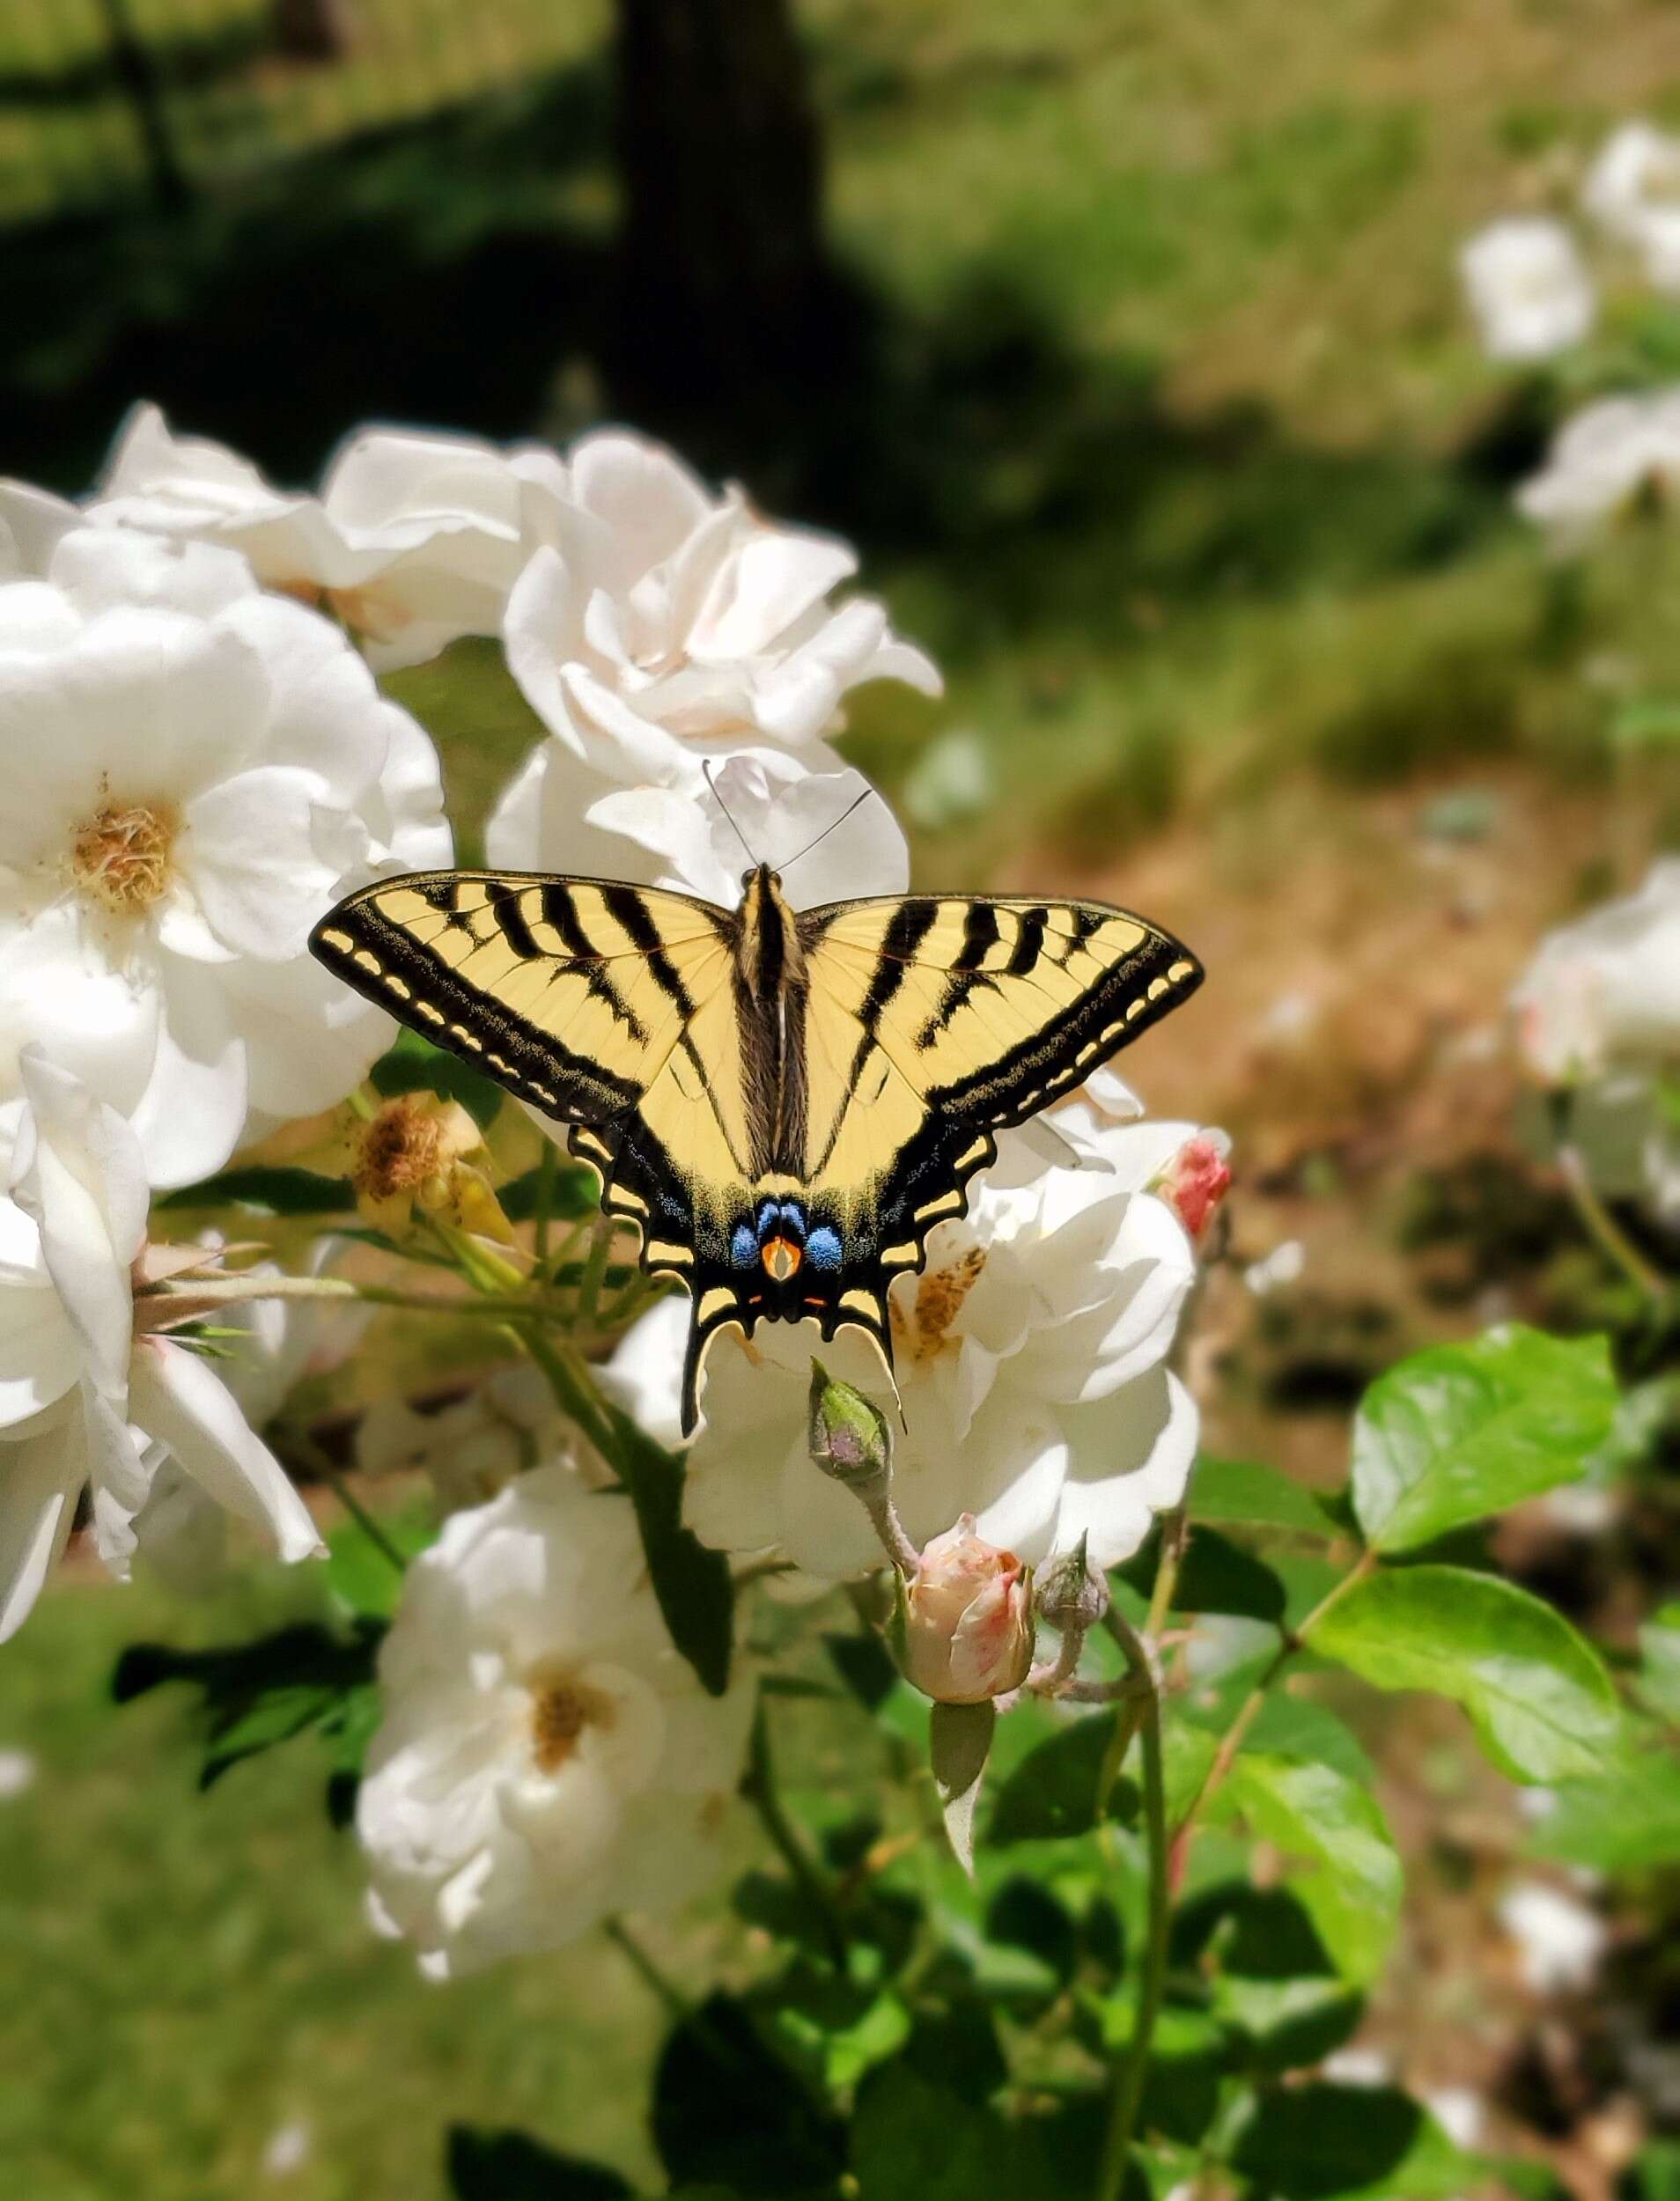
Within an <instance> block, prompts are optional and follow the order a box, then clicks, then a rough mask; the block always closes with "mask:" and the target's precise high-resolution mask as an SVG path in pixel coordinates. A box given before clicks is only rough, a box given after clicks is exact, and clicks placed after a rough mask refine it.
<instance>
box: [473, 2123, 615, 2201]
mask: <svg viewBox="0 0 1680 2201" xmlns="http://www.w3.org/2000/svg"><path fill="white" fill-rule="evenodd" d="M446 2161H447V2175H448V2179H449V2190H450V2193H451V2194H452V2195H453V2201H634V2196H633V2193H632V2190H631V2188H630V2183H629V2181H628V2180H626V2179H624V2178H622V2177H620V2175H619V2174H618V2173H617V2171H615V2170H608V2169H607V2168H604V2167H603V2166H602V2165H601V2164H600V2163H586V2162H582V2161H579V2160H578V2158H577V2157H576V2156H575V2155H557V2154H556V2153H554V2151H553V2149H551V2148H548V2147H544V2146H542V2143H541V2141H539V2140H534V2139H533V2138H531V2137H530V2135H529V2134H528V2133H527V2132H516V2131H505V2132H481V2131H474V2130H473V2128H472V2127H471V2126H470V2125H467V2124H452V2125H451V2126H450V2128H449V2140H448V2147H447V2154H446Z"/></svg>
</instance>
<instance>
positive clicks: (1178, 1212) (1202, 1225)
mask: <svg viewBox="0 0 1680 2201" xmlns="http://www.w3.org/2000/svg"><path fill="white" fill-rule="evenodd" d="M1230 1151H1231V1142H1230V1140H1229V1139H1228V1138H1227V1137H1226V1135H1225V1133H1224V1132H1223V1131H1197V1134H1196V1136H1195V1137H1193V1138H1187V1139H1186V1140H1185V1141H1184V1144H1183V1145H1182V1146H1181V1147H1180V1148H1179V1150H1178V1152H1176V1153H1175V1155H1174V1156H1173V1158H1172V1159H1171V1161H1169V1162H1168V1165H1167V1167H1166V1168H1165V1169H1163V1170H1162V1171H1161V1174H1160V1176H1159V1177H1157V1178H1156V1180H1155V1182H1154V1186H1153V1189H1154V1190H1155V1191H1156V1192H1158V1193H1159V1194H1160V1195H1161V1198H1162V1199H1163V1200H1165V1201H1166V1203H1167V1204H1168V1207H1169V1208H1171V1210H1172V1211H1173V1213H1174V1214H1175V1216H1176V1217H1177V1218H1178V1219H1179V1221H1180V1222H1181V1223H1182V1224H1183V1226H1184V1228H1185V1229H1186V1230H1187V1231H1188V1232H1189V1233H1190V1236H1191V1238H1192V1239H1199V1238H1200V1237H1201V1235H1202V1233H1203V1232H1204V1231H1205V1230H1206V1228H1207V1226H1208V1225H1209V1224H1210V1223H1211V1222H1212V1220H1213V1218H1214V1216H1215V1214H1216V1213H1217V1212H1218V1211H1219V1202H1220V1201H1221V1200H1222V1199H1224V1197H1225V1196H1226V1193H1227V1191H1228V1190H1229V1189H1230V1184H1231V1165H1230V1163H1229V1162H1228V1161H1227V1159H1226V1157H1227V1155H1228V1154H1229V1152H1230Z"/></svg>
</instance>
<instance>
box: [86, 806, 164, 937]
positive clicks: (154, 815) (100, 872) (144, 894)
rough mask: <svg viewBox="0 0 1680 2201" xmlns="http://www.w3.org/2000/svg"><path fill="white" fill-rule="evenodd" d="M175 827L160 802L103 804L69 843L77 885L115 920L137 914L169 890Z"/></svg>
mask: <svg viewBox="0 0 1680 2201" xmlns="http://www.w3.org/2000/svg"><path fill="white" fill-rule="evenodd" d="M179 828H180V821H179V820H178V819H177V818H176V815H175V813H174V812H173V809H171V808H170V806H168V804H166V803H129V804H120V803H114V802H107V803H105V804H104V805H103V806H101V807H100V808H99V810H98V811H97V812H96V813H94V815H93V816H92V817H91V818H90V819H89V820H88V821H87V822H86V824H85V825H84V826H83V827H81V828H80V829H79V830H78V832H77V835H76V837H75V839H74V840H73V841H72V842H71V843H70V870H71V872H72V873H73V874H74V876H75V880H76V884H77V887H79V888H80V889H81V891H82V892H83V893H84V894H86V895H88V896H89V897H90V899H91V900H92V901H94V902H99V904H100V906H101V907H102V908H104V909H109V910H111V911H113V912H114V914H115V915H116V916H127V917H133V916H140V915H141V914H142V913H143V912H144V911H145V910H147V909H151V905H152V904H153V902H158V901H160V900H161V899H162V897H163V896H164V895H165V894H166V893H167V892H168V890H169V880H170V858H171V856H172V854H173V850H174V845H175V835H176V833H177V832H178V830H179Z"/></svg>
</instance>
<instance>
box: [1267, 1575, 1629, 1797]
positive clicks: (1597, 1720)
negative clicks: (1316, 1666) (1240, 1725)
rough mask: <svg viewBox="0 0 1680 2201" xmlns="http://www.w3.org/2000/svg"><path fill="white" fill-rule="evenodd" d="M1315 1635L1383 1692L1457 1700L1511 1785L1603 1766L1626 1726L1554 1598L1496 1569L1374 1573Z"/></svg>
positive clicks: (1319, 1645)
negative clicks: (1427, 1692) (1545, 1599)
mask: <svg viewBox="0 0 1680 2201" xmlns="http://www.w3.org/2000/svg"><path fill="white" fill-rule="evenodd" d="M1310 1640H1311V1643H1312V1647H1313V1649H1314V1650H1315V1651H1316V1652H1319V1653H1323V1656H1325V1657H1326V1658H1331V1659H1336V1660H1339V1661H1340V1662H1341V1664H1342V1665H1344V1666H1345V1667H1351V1668H1352V1671H1353V1672H1354V1673H1355V1674H1358V1675H1361V1676H1362V1677H1363V1679H1364V1680H1366V1681H1367V1682H1373V1683H1374V1685H1375V1686H1376V1687H1377V1688H1378V1689H1433V1690H1434V1691H1435V1692H1436V1693H1437V1695H1439V1696H1442V1697H1452V1698H1454V1699H1455V1702H1456V1703H1458V1704H1462V1705H1463V1708H1464V1710H1465V1711H1466V1712H1467V1713H1468V1714H1469V1715H1470V1723H1471V1725H1472V1726H1474V1727H1475V1729H1476V1733H1477V1739H1478V1740H1479V1741H1480V1742H1481V1745H1482V1748H1483V1749H1484V1750H1485V1752H1486V1753H1487V1756H1489V1757H1490V1758H1491V1759H1492V1762H1493V1763H1494V1764H1495V1765H1497V1766H1498V1767H1499V1770H1500V1771H1501V1772H1503V1773H1506V1774H1507V1775H1508V1776H1509V1777H1510V1778H1511V1779H1513V1780H1516V1781H1545V1782H1551V1781H1566V1780H1575V1779H1581V1778H1586V1777H1588V1776H1590V1775H1592V1774H1595V1773H1599V1772H1602V1771H1603V1769H1604V1766H1605V1763H1606V1761H1607V1759H1608V1757H1609V1756H1610V1753H1611V1752H1612V1751H1613V1750H1614V1748H1615V1747H1616V1743H1617V1737H1618V1735H1619V1734H1620V1732H1621V1710H1620V1707H1619V1705H1618V1704H1617V1697H1616V1690H1615V1689H1614V1687H1613V1685H1612V1683H1611V1682H1610V1675H1608V1674H1607V1673H1606V1672H1605V1671H1604V1668H1603V1665H1602V1664H1601V1663H1600V1660H1599V1658H1598V1655H1597V1653H1595V1651H1594V1650H1593V1649H1592V1648H1591V1646H1590V1645H1588V1643H1587V1642H1586V1640H1585V1639H1584V1638H1582V1637H1581V1636H1580V1635H1579V1634H1577V1632H1576V1631H1575V1630H1574V1629H1573V1628H1572V1627H1571V1626H1570V1624H1569V1623H1568V1622H1567V1621H1566V1620H1565V1619H1564V1618H1563V1617H1562V1616H1561V1615H1560V1614H1558V1613H1555V1612H1553V1611H1552V1609H1551V1607H1550V1606H1549V1605H1543V1604H1542V1603H1541V1602H1540V1601H1539V1599H1538V1598H1536V1597H1530V1596H1529V1594H1528V1592H1527V1591H1526V1590H1520V1589H1517V1588H1515V1587H1514V1586H1513V1585H1512V1584H1511V1583H1509V1582H1502V1581H1499V1579H1497V1578H1495V1577H1494V1576H1492V1575H1487V1574H1472V1573H1470V1572H1469V1571H1468V1570H1467V1569H1465V1568H1463V1567H1444V1566H1412V1567H1399V1568H1396V1569H1394V1570H1392V1571H1391V1572H1382V1573H1378V1574H1373V1575H1370V1576H1368V1577H1367V1579H1365V1580H1364V1581H1362V1582H1359V1583H1357V1584H1356V1585H1355V1586H1354V1587H1353V1588H1352V1589H1351V1590H1350V1591H1349V1592H1348V1593H1347V1594H1346V1595H1345V1596H1344V1597H1342V1598H1340V1599H1339V1600H1338V1601H1337V1602H1336V1603H1335V1604H1334V1605H1332V1606H1331V1607H1330V1609H1329V1610H1328V1611H1327V1612H1326V1613H1324V1614H1323V1616H1322V1617H1321V1618H1320V1619H1318V1620H1317V1621H1315V1623H1314V1625H1313V1629H1312V1633H1311V1638H1310Z"/></svg>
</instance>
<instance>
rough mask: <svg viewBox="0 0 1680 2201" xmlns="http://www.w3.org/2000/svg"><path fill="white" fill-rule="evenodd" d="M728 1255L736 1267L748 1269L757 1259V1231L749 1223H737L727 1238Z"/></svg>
mask: <svg viewBox="0 0 1680 2201" xmlns="http://www.w3.org/2000/svg"><path fill="white" fill-rule="evenodd" d="M729 1257H730V1259H731V1260H732V1261H733V1262H734V1264H735V1266H736V1268H737V1269H750V1268H751V1267H752V1266H753V1264H754V1262H756V1260H757V1259H758V1233H757V1232H756V1231H755V1230H754V1228H753V1226H752V1225H751V1224H750V1223H737V1224H736V1226H735V1229H734V1234H733V1237H732V1238H731V1239H730V1240H729Z"/></svg>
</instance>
